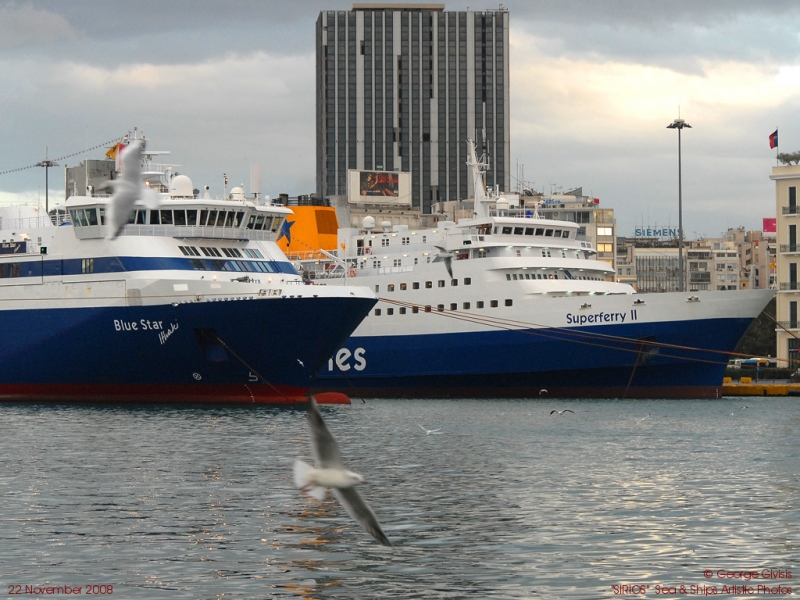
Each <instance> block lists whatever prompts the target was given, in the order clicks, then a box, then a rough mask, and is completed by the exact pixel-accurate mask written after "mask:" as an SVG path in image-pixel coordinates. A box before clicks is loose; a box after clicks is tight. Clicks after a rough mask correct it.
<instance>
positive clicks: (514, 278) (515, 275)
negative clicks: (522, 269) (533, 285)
mask: <svg viewBox="0 0 800 600" xmlns="http://www.w3.org/2000/svg"><path fill="white" fill-rule="evenodd" d="M511 278H512V279H513V280H514V281H516V280H517V274H516V273H514V274H513V275H512V276H511Z"/></svg>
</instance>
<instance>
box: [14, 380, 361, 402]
mask: <svg viewBox="0 0 800 600" xmlns="http://www.w3.org/2000/svg"><path fill="white" fill-rule="evenodd" d="M314 398H315V399H316V401H317V403H319V404H350V398H349V397H348V396H347V395H346V394H343V393H339V392H321V393H319V394H316V395H315V396H314ZM0 400H3V401H15V402H19V401H33V402H76V403H80V402H90V403H103V404H130V403H133V404H170V403H179V404H209V405H211V404H268V405H278V406H280V405H284V406H291V405H295V404H306V403H307V402H308V395H307V390H306V389H305V388H300V387H290V386H276V387H274V388H273V387H271V386H268V385H262V384H253V385H245V384H233V385H231V384H203V385H197V386H192V385H188V386H187V385H178V384H175V385H155V384H152V385H151V384H133V385H117V384H46V385H41V384H4V385H0Z"/></svg>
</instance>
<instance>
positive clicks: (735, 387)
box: [722, 377, 800, 396]
mask: <svg viewBox="0 0 800 600" xmlns="http://www.w3.org/2000/svg"><path fill="white" fill-rule="evenodd" d="M722 395H723V396H800V383H789V382H781V383H774V382H772V383H765V382H758V381H756V382H753V381H752V379H751V378H750V377H742V378H740V379H739V382H738V383H733V381H731V378H730V377H725V379H723V380H722Z"/></svg>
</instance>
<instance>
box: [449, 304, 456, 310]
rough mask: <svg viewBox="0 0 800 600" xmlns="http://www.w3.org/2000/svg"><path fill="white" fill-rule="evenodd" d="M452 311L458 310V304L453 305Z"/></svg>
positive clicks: (451, 305) (451, 306)
mask: <svg viewBox="0 0 800 600" xmlns="http://www.w3.org/2000/svg"><path fill="white" fill-rule="evenodd" d="M450 310H458V304H456V303H455V302H453V303H451V304H450Z"/></svg>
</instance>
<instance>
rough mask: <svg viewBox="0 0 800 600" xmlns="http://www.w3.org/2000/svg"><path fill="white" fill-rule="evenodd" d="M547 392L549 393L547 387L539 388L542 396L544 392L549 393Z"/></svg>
mask: <svg viewBox="0 0 800 600" xmlns="http://www.w3.org/2000/svg"><path fill="white" fill-rule="evenodd" d="M547 393H548V391H547V390H546V389H544V388H542V389H540V390H539V395H540V396H541V395H542V394H547Z"/></svg>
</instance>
